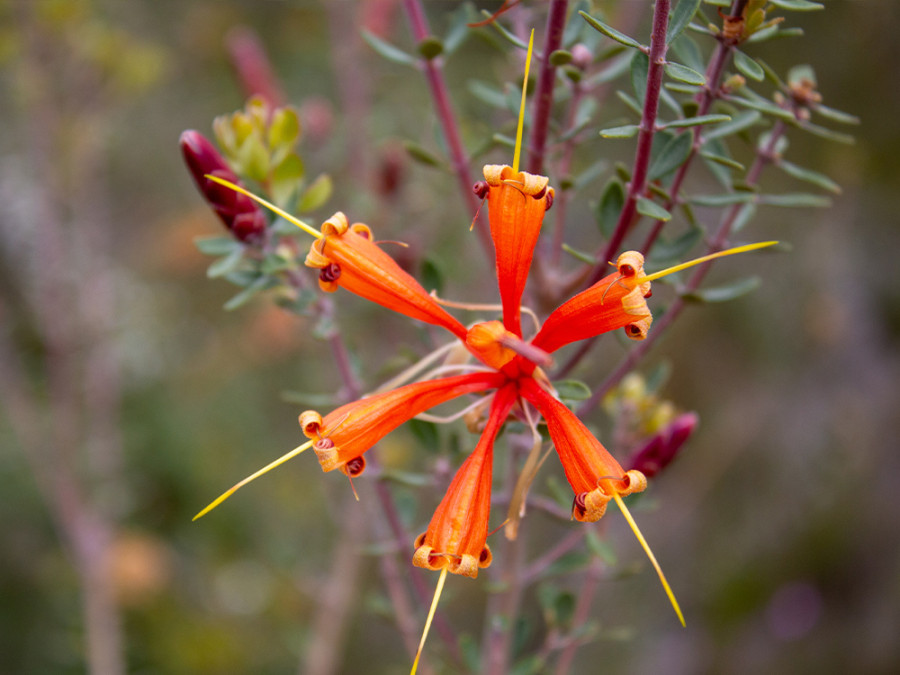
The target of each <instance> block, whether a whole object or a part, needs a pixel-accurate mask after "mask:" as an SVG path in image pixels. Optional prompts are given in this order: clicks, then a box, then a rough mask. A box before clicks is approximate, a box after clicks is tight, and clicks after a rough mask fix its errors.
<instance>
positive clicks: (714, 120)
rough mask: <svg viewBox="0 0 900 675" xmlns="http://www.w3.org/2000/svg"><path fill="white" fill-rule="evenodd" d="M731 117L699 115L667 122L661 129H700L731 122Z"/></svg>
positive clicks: (660, 126) (661, 125)
mask: <svg viewBox="0 0 900 675" xmlns="http://www.w3.org/2000/svg"><path fill="white" fill-rule="evenodd" d="M730 121H731V116H730V115H697V116H696V117H686V118H685V119H683V120H675V121H674V122H666V123H664V124H660V125H659V127H658V128H660V129H675V128H679V127H699V126H701V125H703V124H719V123H720V122H730Z"/></svg>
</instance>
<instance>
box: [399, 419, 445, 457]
mask: <svg viewBox="0 0 900 675" xmlns="http://www.w3.org/2000/svg"><path fill="white" fill-rule="evenodd" d="M407 427H408V428H409V430H410V431H411V432H412V435H413V436H415V437H416V439H417V440H418V441H419V442H420V443H421V444H422V446H423V447H424V448H425V449H426V450H428V451H430V452H438V451H439V450H440V449H441V435H440V432H439V431H438V428H437V424H435V423H434V422H425V421H424V420H417V419H415V418H413V419H411V420H410V421H409V422H407Z"/></svg>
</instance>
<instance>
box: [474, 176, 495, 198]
mask: <svg viewBox="0 0 900 675" xmlns="http://www.w3.org/2000/svg"><path fill="white" fill-rule="evenodd" d="M490 189H491V188H490V186H489V185H488V184H487V181H484V180H480V181H478V182H477V183H475V185H473V186H472V192H474V193H475V196H476V197H478V199H484V198H485V197H487V194H488V192H489V191H490Z"/></svg>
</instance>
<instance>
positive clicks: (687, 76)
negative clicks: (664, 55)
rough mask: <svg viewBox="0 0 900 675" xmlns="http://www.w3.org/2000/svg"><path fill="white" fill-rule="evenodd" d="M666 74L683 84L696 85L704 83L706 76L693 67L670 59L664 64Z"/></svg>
mask: <svg viewBox="0 0 900 675" xmlns="http://www.w3.org/2000/svg"><path fill="white" fill-rule="evenodd" d="M666 75H668V76H669V77H671V78H672V79H673V80H678V81H679V82H684V83H685V84H693V85H695V86H698V87H699V86H702V85H704V84H706V77H704V76H703V74H702V73H698V72H697V71H696V70H694V69H693V68H688V67H687V66H683V65H681V64H680V63H674V62H672V61H669V62H668V63H667V64H666Z"/></svg>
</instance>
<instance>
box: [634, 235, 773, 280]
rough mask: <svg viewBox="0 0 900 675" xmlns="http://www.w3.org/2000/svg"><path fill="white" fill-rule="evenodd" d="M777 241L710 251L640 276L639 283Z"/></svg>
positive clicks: (771, 244) (763, 246)
mask: <svg viewBox="0 0 900 675" xmlns="http://www.w3.org/2000/svg"><path fill="white" fill-rule="evenodd" d="M777 243H778V242H777V241H761V242H758V243H756V244H745V245H743V246H735V247H734V248H729V249H725V250H724V251H718V252H717V253H710V254H709V255H705V256H703V257H701V258H694V259H693V260H688V261H687V262H684V263H681V264H680V265H675V266H674V267H667V268H666V269H664V270H660V271H659V272H654V273H653V274H648V275H647V276H643V277H640V278H639V279H638V283H644V282H645V281H653V280H654V279H659V278H660V277H664V276H666V275H669V274H673V273H674V272H680V271H681V270H683V269H686V268H688V267H693V266H694V265H699V264H700V263H704V262H706V261H707V260H713V259H715V258H722V257H724V256H726V255H734V254H735V253H745V252H747V251H755V250H756V249H758V248H766V247H767V246H774V245H775V244H777Z"/></svg>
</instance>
